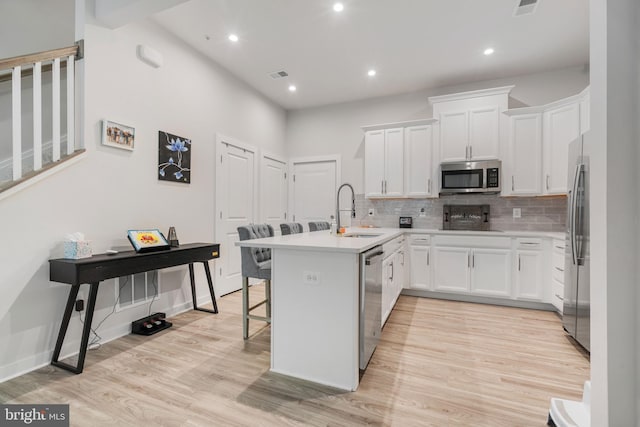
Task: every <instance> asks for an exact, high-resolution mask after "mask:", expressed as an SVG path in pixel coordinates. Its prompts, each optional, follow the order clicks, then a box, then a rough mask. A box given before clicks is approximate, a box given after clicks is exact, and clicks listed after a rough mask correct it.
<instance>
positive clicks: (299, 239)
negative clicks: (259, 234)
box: [236, 227, 564, 253]
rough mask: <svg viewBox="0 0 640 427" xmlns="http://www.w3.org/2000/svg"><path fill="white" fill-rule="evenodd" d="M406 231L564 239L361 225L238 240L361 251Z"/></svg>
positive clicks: (552, 235)
mask: <svg viewBox="0 0 640 427" xmlns="http://www.w3.org/2000/svg"><path fill="white" fill-rule="evenodd" d="M351 234H359V235H369V236H371V235H374V236H375V237H347V236H349V235H351ZM402 234H430V235H460V236H487V237H488V236H491V237H542V238H552V239H564V233H556V232H543V231H452V230H431V229H425V228H364V227H363V228H360V227H352V228H349V229H347V231H346V233H345V235H344V236H332V235H331V234H329V230H322V231H313V232H306V233H299V234H290V235H287V236H274V237H267V238H264V239H254V240H243V241H239V242H236V246H240V247H254V248H255V247H257V248H276V249H277V248H282V249H294V250H303V251H331V252H346V253H361V252H364V251H366V250H368V249H370V248H372V247H374V246H377V245H381V244H383V243H385V242H387V241H388V240H391V239H393V238H394V237H397V236H400V235H402Z"/></svg>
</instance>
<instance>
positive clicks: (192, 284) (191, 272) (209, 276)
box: [189, 261, 218, 314]
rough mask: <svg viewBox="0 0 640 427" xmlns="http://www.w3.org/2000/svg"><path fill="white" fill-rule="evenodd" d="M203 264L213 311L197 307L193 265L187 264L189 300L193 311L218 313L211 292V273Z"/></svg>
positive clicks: (206, 264) (205, 264) (204, 262)
mask: <svg viewBox="0 0 640 427" xmlns="http://www.w3.org/2000/svg"><path fill="white" fill-rule="evenodd" d="M202 263H203V264H204V272H205V273H206V274H207V282H208V284H209V293H210V294H211V302H212V303H213V310H209V309H208V308H200V307H198V302H197V299H196V280H195V274H194V271H193V263H191V264H189V279H190V280H191V299H192V301H193V309H194V310H198V311H206V312H207V313H214V314H216V313H218V303H217V302H216V296H215V293H214V292H213V281H212V280H211V271H210V270H209V264H208V263H207V262H206V261H203V262H202Z"/></svg>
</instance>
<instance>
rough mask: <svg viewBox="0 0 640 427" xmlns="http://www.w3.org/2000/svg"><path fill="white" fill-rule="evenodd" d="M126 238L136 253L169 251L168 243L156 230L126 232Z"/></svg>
mask: <svg viewBox="0 0 640 427" xmlns="http://www.w3.org/2000/svg"><path fill="white" fill-rule="evenodd" d="M127 238H128V239H129V242H131V246H133V249H134V250H135V251H136V252H138V253H143V252H153V251H162V250H167V249H170V248H171V247H170V246H169V242H168V241H167V239H166V238H165V237H164V235H163V234H162V233H161V232H160V230H158V229H157V228H152V229H147V230H128V231H127Z"/></svg>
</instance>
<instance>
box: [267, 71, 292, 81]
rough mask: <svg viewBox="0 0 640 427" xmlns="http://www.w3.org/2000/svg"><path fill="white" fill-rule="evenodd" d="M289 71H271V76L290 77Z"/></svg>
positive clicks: (274, 77)
mask: <svg viewBox="0 0 640 427" xmlns="http://www.w3.org/2000/svg"><path fill="white" fill-rule="evenodd" d="M288 76H289V73H287V72H286V71H284V70H281V71H274V72H273V73H269V77H271V78H272V79H274V80H276V79H281V78H283V77H288Z"/></svg>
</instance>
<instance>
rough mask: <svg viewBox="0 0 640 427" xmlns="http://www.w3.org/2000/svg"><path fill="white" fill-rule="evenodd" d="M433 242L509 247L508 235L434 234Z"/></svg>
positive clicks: (440, 244) (451, 244)
mask: <svg viewBox="0 0 640 427" xmlns="http://www.w3.org/2000/svg"><path fill="white" fill-rule="evenodd" d="M433 242H434V244H436V245H439V246H461V247H466V248H504V249H508V248H510V247H511V239H510V238H509V237H484V236H460V235H458V236H446V235H440V236H434V237H433Z"/></svg>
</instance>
